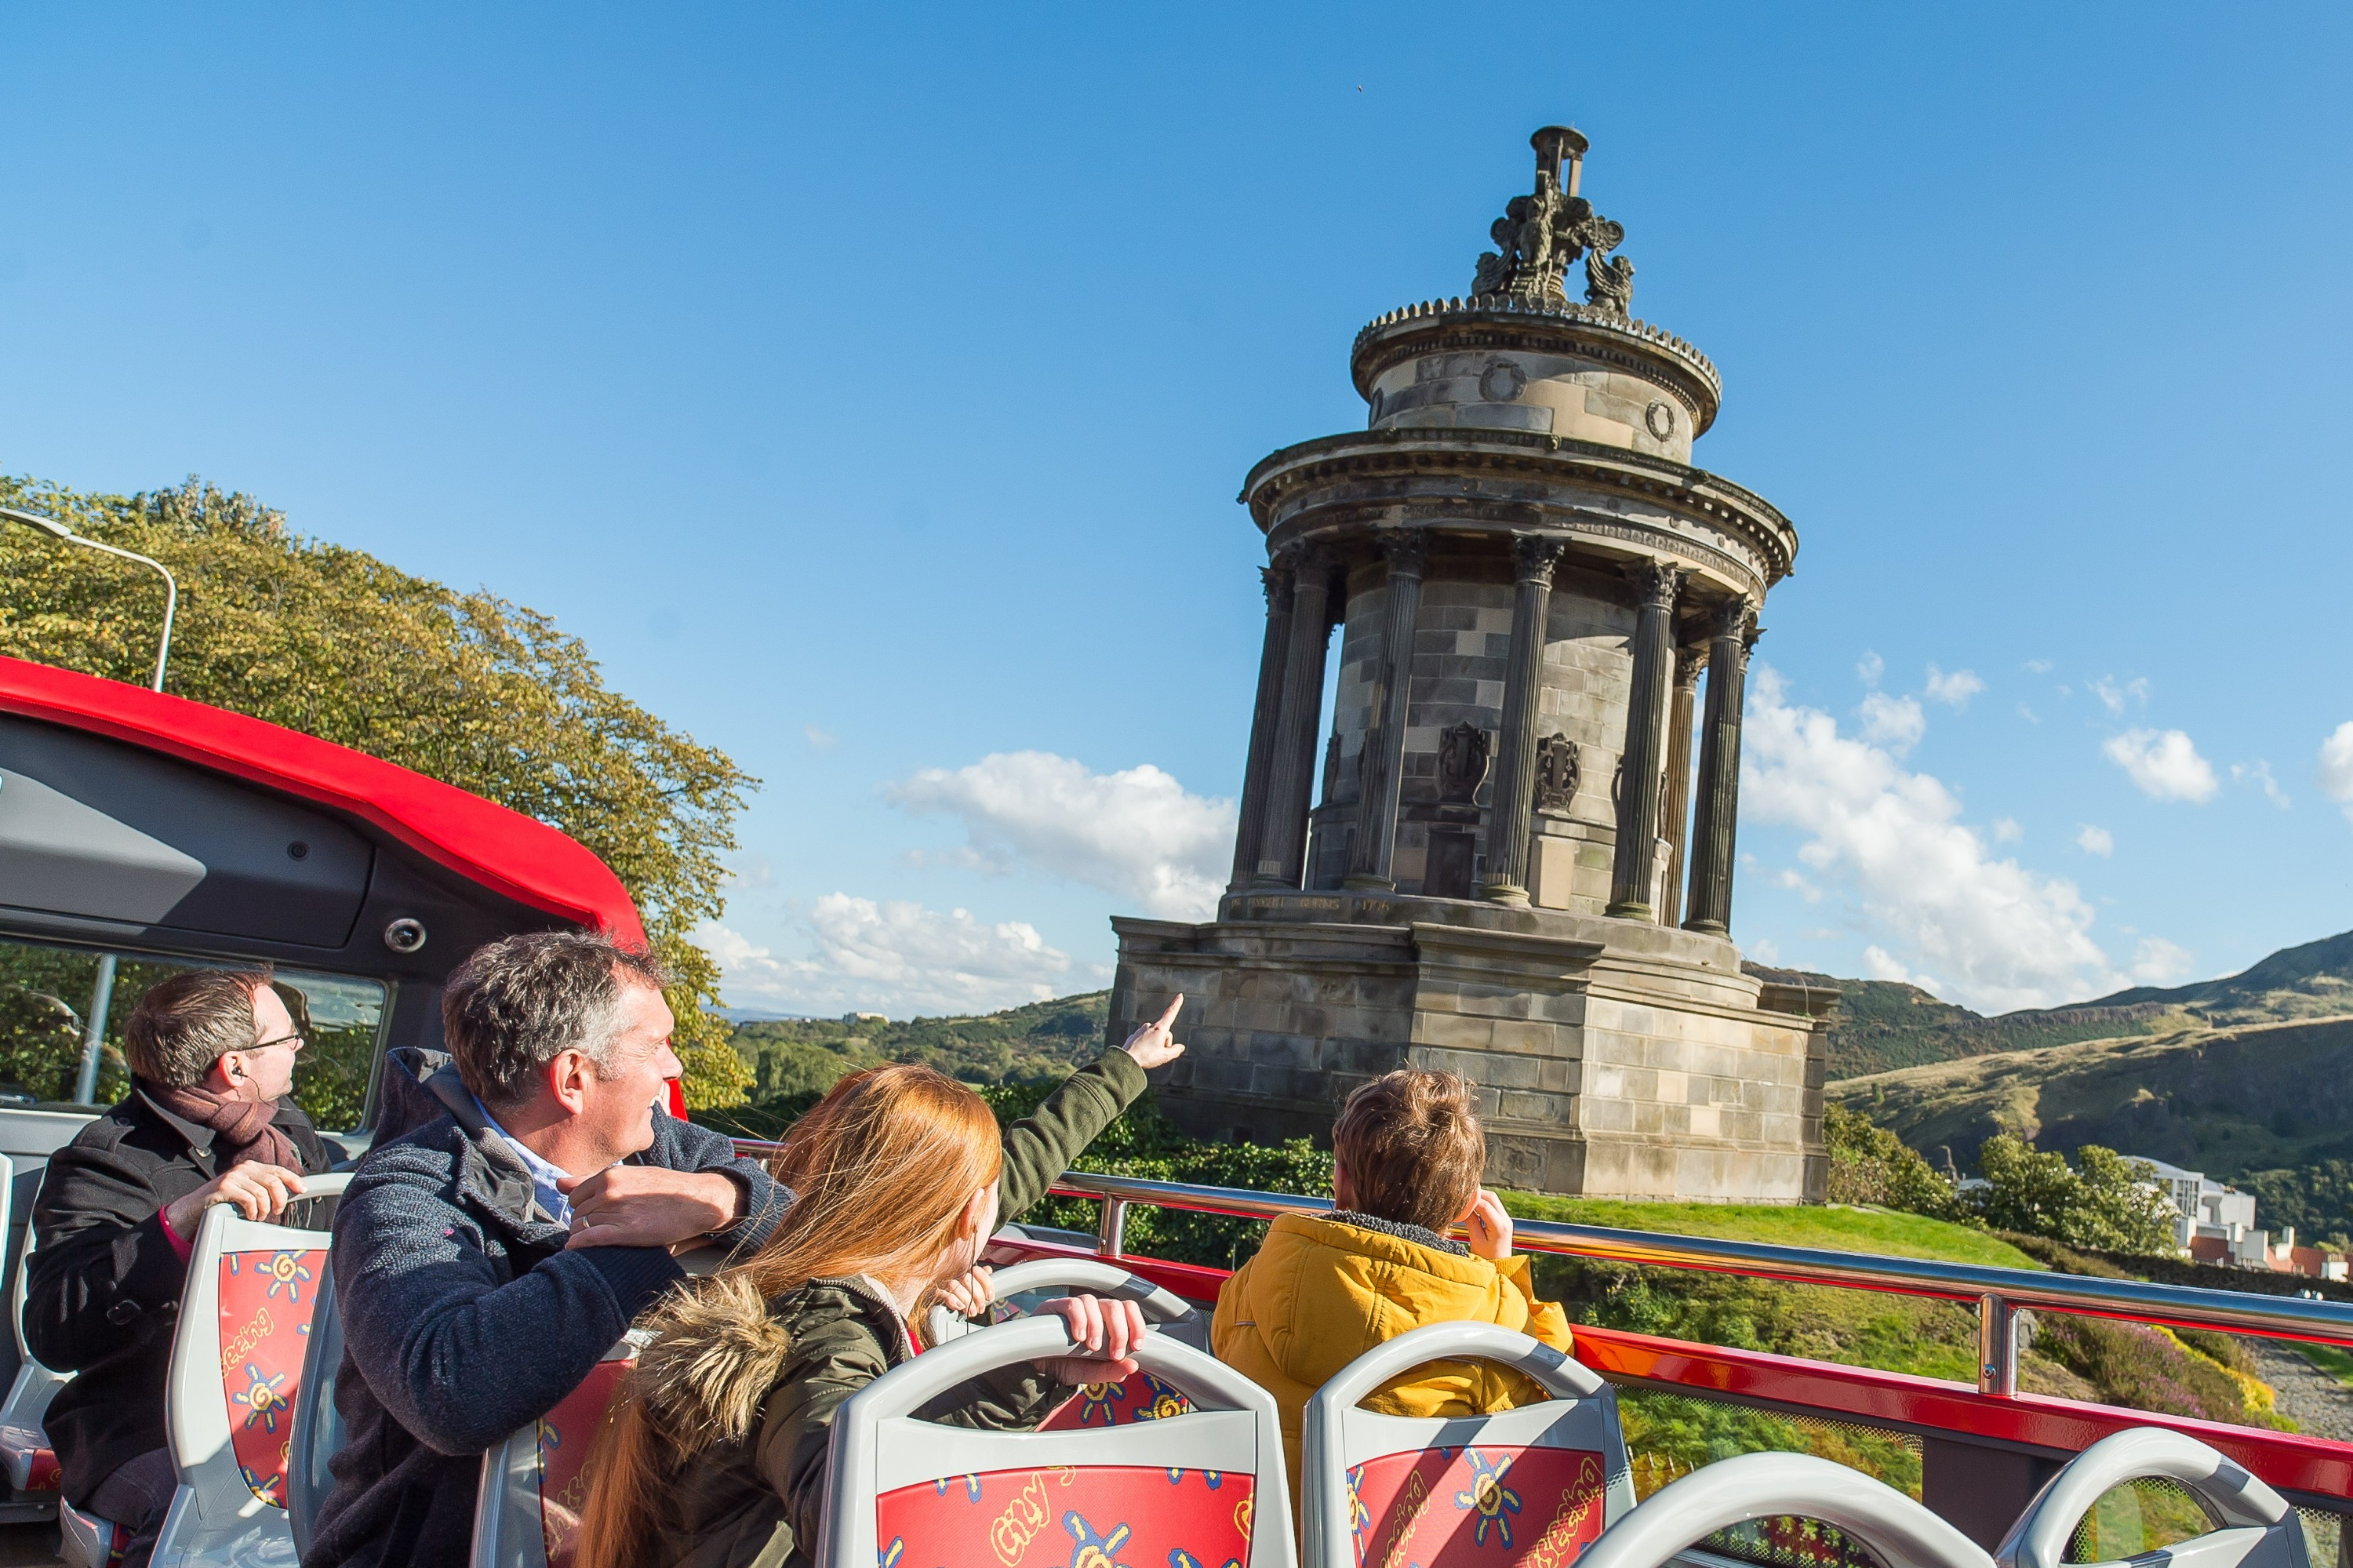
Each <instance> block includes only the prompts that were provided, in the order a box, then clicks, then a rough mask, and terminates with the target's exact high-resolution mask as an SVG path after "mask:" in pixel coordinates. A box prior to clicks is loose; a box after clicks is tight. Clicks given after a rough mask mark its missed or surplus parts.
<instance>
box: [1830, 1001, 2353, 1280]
mask: <svg viewBox="0 0 2353 1568" xmlns="http://www.w3.org/2000/svg"><path fill="white" fill-rule="evenodd" d="M1830 1093H1831V1097H1832V1098H1833V1099H1835V1100H1836V1101H1838V1102H1839V1103H1841V1104H1842V1105H1844V1106H1845V1107H1847V1108H1848V1109H1850V1110H1854V1111H1860V1112H1862V1113H1863V1114H1865V1115H1867V1116H1869V1117H1870V1118H1872V1120H1873V1121H1875V1122H1877V1123H1878V1124H1880V1125H1881V1126H1883V1127H1885V1128H1890V1129H1891V1130H1893V1131H1894V1133H1895V1134H1896V1135H1897V1136H1898V1137H1900V1138H1902V1139H1904V1141H1905V1142H1906V1143H1908V1144H1910V1145H1911V1146H1912V1147H1913V1148H1915V1149H1917V1150H1920V1151H1921V1152H1922V1153H1924V1154H1926V1155H1927V1156H1928V1158H1929V1160H1930V1161H1931V1163H1941V1156H1940V1154H1939V1152H1938V1151H1939V1150H1940V1149H1949V1150H1951V1151H1952V1155H1953V1158H1954V1160H1956V1161H1957V1163H1959V1164H1960V1165H1962V1166H1963V1167H1967V1166H1968V1165H1969V1164H1970V1163H1971V1162H1972V1160H1974V1158H1975V1156H1976V1152H1977V1149H1978V1145H1979V1144H1981V1143H1983V1142H1984V1141H1985V1140H1986V1139H1988V1138H1989V1137H1991V1136H1992V1135H1993V1134H1994V1133H1996V1132H2004V1131H2007V1132H2014V1133H2016V1134H2018V1135H2019V1136H2021V1137H2022V1138H2026V1139H2031V1140H2033V1141H2034V1142H2035V1143H2036V1144H2038V1145H2039V1146H2040V1147H2042V1148H2044V1149H2058V1150H2072V1149H2075V1148H2078V1147H2080V1146H2082V1145H2084V1144H2086V1143H2098V1144H2105V1145H2106V1146H2107V1147H2109V1148H2111V1149H2116V1150H2121V1151H2123V1152H2125V1153H2126V1154H2137V1155H2144V1156H2147V1157H2148V1158H2150V1159H2153V1160H2166V1161H2168V1162H2169V1163H2172V1164H2176V1165H2183V1166H2187V1167H2189V1168H2190V1169H2192V1170H2199V1171H2205V1172H2206V1173H2207V1174H2209V1175H2211V1176H2214V1177H2218V1178H2221V1179H2225V1180H2232V1181H2241V1182H2242V1184H2243V1185H2246V1186H2249V1187H2251V1188H2253V1190H2254V1191H2255V1192H2256V1195H2257V1200H2258V1202H2259V1203H2260V1205H2261V1207H2260V1209H2259V1211H2258V1213H2259V1218H2260V1219H2261V1220H2262V1221H2263V1224H2266V1225H2275V1224H2295V1226H2296V1227H2297V1228H2298V1229H2299V1230H2300V1231H2304V1232H2306V1234H2322V1235H2325V1234H2347V1233H2348V1232H2353V1164H2348V1163H2347V1162H2348V1161H2353V1018H2332V1019H2316V1020H2311V1021H2307V1022H2287V1023H2262V1024H2251V1025H2242V1026H2239V1027H2235V1028H2227V1029H2205V1028H2189V1029H2180V1030H2176V1031H2173V1032H2170V1033H2164V1034H2158V1035H2151V1036H2147V1037H2141V1038H2130V1039H2120V1040H2094V1041H2083V1042H2078V1043H2075V1044H2065V1045H2055V1046H2048V1047H2045V1048H2043V1049H2041V1050H2035V1051H2010V1052H2002V1053H1998V1054H1990V1055H1983V1056H1972V1057H1968V1058H1965V1059H1962V1060H1958V1061H1952V1062H1941V1063H1932V1064H1929V1065H1924V1066H1916V1067H1906V1068H1901V1069H1898V1070H1896V1071H1894V1072H1887V1073H1877V1074H1873V1075H1867V1076H1863V1077H1856V1078H1849V1079H1847V1080H1845V1081H1843V1082H1841V1083H1836V1084H1833V1085H1831V1086H1830Z"/></svg>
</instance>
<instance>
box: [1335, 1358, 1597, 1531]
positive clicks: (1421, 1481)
mask: <svg viewBox="0 0 2353 1568" xmlns="http://www.w3.org/2000/svg"><path fill="white" fill-rule="evenodd" d="M1426 1361H1493V1362H1496V1363H1499V1364H1501V1365H1504V1366H1507V1367H1510V1368H1512V1369H1514V1371H1517V1372H1523V1373H1525V1375H1527V1376H1528V1377H1530V1378H1532V1379H1534V1380H1535V1382H1536V1383H1539V1384H1541V1385H1542V1386H1543V1387H1544V1388H1545V1390H1546V1392H1547V1393H1550V1394H1551V1395H1552V1397H1551V1398H1550V1399H1547V1400H1546V1401H1544V1402H1543V1403H1542V1404H1530V1405H1523V1406H1521V1407H1520V1408H1518V1409H1514V1410H1504V1411H1498V1412H1496V1413H1495V1414H1492V1415H1470V1416H1433V1417H1427V1418H1409V1417H1406V1416H1398V1415H1380V1414H1375V1413H1373V1412H1372V1411H1369V1410H1363V1409H1359V1408H1358V1407H1357V1402H1358V1401H1359V1400H1362V1399H1363V1398H1364V1397H1365V1396H1366V1395H1367V1394H1369V1393H1373V1392H1374V1391H1375V1390H1376V1389H1377V1388H1379V1387H1380V1386H1381V1385H1382V1384H1383V1383H1388V1382H1389V1381H1390V1380H1391V1379H1393V1378H1396V1377H1398V1376H1399V1375H1400V1374H1402V1373H1404V1372H1408V1371H1409V1370H1411V1369H1412V1368H1414V1367H1418V1366H1420V1365H1421V1364H1423V1363H1424V1362H1426ZM1300 1459H1301V1465H1300V1510H1301V1512H1302V1513H1303V1515H1304V1516H1305V1521H1304V1528H1305V1551H1304V1552H1303V1558H1304V1561H1305V1562H1306V1563H1308V1564H1309V1568H1356V1564H1358V1563H1376V1562H1378V1563H1387V1562H1399V1563H1403V1562H1408V1561H1410V1562H1414V1563H1422V1564H1425V1565H1428V1568H1435V1565H1438V1564H1447V1563H1472V1562H1484V1561H1487V1560H1488V1558H1489V1556H1490V1555H1492V1553H1491V1552H1490V1548H1491V1547H1493V1546H1500V1547H1502V1548H1503V1549H1504V1551H1505V1552H1510V1553H1516V1555H1514V1556H1512V1557H1511V1558H1510V1560H1511V1561H1514V1562H1518V1561H1526V1562H1530V1563H1536V1562H1545V1563H1554V1562H1557V1563H1567V1562H1570V1561H1572V1560H1574V1559H1575V1558H1576V1557H1577V1553H1578V1552H1582V1551H1584V1550H1585V1549H1586V1548H1587V1546H1588V1545H1589V1544H1590V1543H1591V1542H1594V1541H1595V1540H1597V1539H1599V1536H1600V1535H1601V1532H1602V1531H1603V1530H1605V1529H1606V1528H1608V1527H1609V1525H1611V1524H1614V1523H1616V1522H1617V1521H1618V1520H1619V1519H1620V1518H1621V1517H1623V1516H1625V1515H1626V1514H1628V1513H1629V1512H1630V1511H1631V1510H1632V1509H1633V1507H1634V1480H1633V1474H1632V1472H1631V1470H1630V1468H1629V1467H1628V1466H1627V1462H1626V1442H1625V1438H1624V1437H1623V1436H1621V1434H1620V1431H1619V1426H1618V1398H1617V1395H1616V1393H1614V1392H1613V1391H1612V1390H1611V1389H1610V1387H1609V1384H1608V1383H1604V1382H1602V1381H1601V1379H1600V1378H1599V1377H1598V1376H1597V1375H1595V1374H1594V1373H1593V1372H1591V1371H1589V1370H1588V1369H1587V1368H1586V1367H1584V1366H1582V1365H1580V1364H1578V1363H1577V1361H1572V1360H1570V1359H1569V1358H1568V1357H1567V1356H1566V1355H1563V1354H1562V1353H1561V1352H1560V1351H1556V1350H1554V1349H1553V1348H1552V1347H1551V1346H1549V1345H1546V1344H1543V1343H1540V1342H1539V1341H1537V1340H1533V1339H1530V1338H1529V1337H1528V1336H1527V1335H1525V1334H1522V1333H1517V1332H1515V1331H1514V1330H1509V1329H1503V1328H1498V1327H1496V1326H1495V1325H1493V1324H1492V1323H1433V1324H1431V1325H1430V1326H1429V1327H1428V1328H1424V1329H1416V1330H1413V1331H1412V1332H1411V1333H1407V1334H1400V1335H1398V1337H1397V1338H1396V1339H1394V1340H1388V1341H1387V1342H1386V1343H1384V1344H1379V1345H1376V1346H1374V1347H1373V1348H1372V1349H1371V1350H1369V1351H1366V1352H1365V1353H1364V1354H1363V1355H1361V1356H1358V1357H1357V1358H1356V1360H1355V1361H1350V1362H1349V1363H1348V1364H1347V1365H1346V1366H1345V1367H1343V1368H1342V1369H1341V1370H1340V1371H1339V1372H1336V1373H1335V1374H1334V1375H1333V1377H1332V1378H1331V1379H1330V1381H1328V1382H1327V1383H1324V1386H1323V1387H1322V1388H1320V1389H1318V1390H1317V1391H1316V1393H1315V1396H1314V1398H1313V1399H1311V1400H1309V1401H1308V1404H1307V1411H1306V1418H1305V1422H1304V1425H1303V1431H1302V1443H1301V1454H1300ZM1450 1504H1451V1506H1448V1505H1450Z"/></svg>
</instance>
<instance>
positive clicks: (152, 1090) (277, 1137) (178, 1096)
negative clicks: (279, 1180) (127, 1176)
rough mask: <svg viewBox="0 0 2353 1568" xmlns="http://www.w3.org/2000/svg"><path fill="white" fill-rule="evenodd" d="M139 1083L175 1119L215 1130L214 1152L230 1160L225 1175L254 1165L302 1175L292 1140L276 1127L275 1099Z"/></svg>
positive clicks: (221, 1165)
mask: <svg viewBox="0 0 2353 1568" xmlns="http://www.w3.org/2000/svg"><path fill="white" fill-rule="evenodd" d="M138 1083H139V1087H140V1089H141V1091H142V1092H143V1093H144V1094H145V1095H146V1096H147V1097H148V1098H149V1099H151V1100H153V1101H154V1102H155V1103H156V1104H157V1105H159V1106H162V1107H164V1109H165V1110H167V1111H170V1112H171V1113H172V1114H173V1115H174V1116H175V1117H178V1118H180V1119H181V1120H183V1121H192V1122H195V1124H196V1125H197V1126H198V1127H206V1128H211V1129H212V1132H213V1147H214V1148H215V1149H216V1150H225V1151H226V1152H227V1156H228V1158H227V1159H226V1160H221V1161H220V1162H219V1168H220V1169H221V1170H223V1171H226V1170H227V1169H228V1168H229V1167H230V1166H232V1165H243V1164H245V1163H246V1162H247V1161H248V1160H255V1161H259V1163H261V1164H264V1165H275V1166H278V1167H280V1168H281V1169H283V1170H287V1171H293V1172H295V1173H296V1174H297V1175H300V1174H301V1171H302V1156H301V1151H299V1150H296V1149H295V1147H294V1140H293V1139H290V1138H289V1137H287V1136H286V1134H285V1132H284V1131H283V1130H282V1129H281V1128H278V1127H276V1126H275V1125H273V1124H272V1121H271V1118H274V1117H275V1116H277V1114H278V1102H277V1101H276V1100H239V1099H231V1098H229V1097H227V1096H226V1095H217V1094H215V1093H214V1092H213V1091H212V1090H210V1089H208V1088H206V1087H205V1086H203V1085H201V1084H192V1085H187V1086H174V1087H172V1088H165V1087H164V1086H162V1085H160V1084H152V1083H149V1082H148V1081H147V1080H146V1079H144V1078H141V1079H140V1080H138Z"/></svg>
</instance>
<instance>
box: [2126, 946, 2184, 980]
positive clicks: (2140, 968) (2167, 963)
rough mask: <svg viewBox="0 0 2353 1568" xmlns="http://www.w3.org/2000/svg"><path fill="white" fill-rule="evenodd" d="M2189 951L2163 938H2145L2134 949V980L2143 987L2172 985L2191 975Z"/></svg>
mask: <svg viewBox="0 0 2353 1568" xmlns="http://www.w3.org/2000/svg"><path fill="white" fill-rule="evenodd" d="M2189 963H2190V958H2189V948H2179V947H2176V946H2175V945H2174V944H2172V943H2171V942H2168V941H2167V940H2166V939H2165V938H2162V937H2144V938H2141V940H2140V945H2139V946H2138V947H2137V948H2134V949H2133V961H2132V978H2133V979H2134V980H2137V981H2139V982H2140V983H2141V984H2142V985H2172V984H2174V983H2175V982H2177V981H2179V980H2183V979H2185V978H2187V976H2188V975H2189Z"/></svg>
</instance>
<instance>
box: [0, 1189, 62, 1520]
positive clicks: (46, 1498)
mask: <svg viewBox="0 0 2353 1568" xmlns="http://www.w3.org/2000/svg"><path fill="white" fill-rule="evenodd" d="M7 1170H8V1161H7V1157H6V1156H5V1155H0V1182H5V1183H7V1185H8V1186H9V1187H13V1185H14V1182H13V1181H12V1180H11V1179H10V1177H9V1176H8V1175H7V1174H5V1172H6V1171H7ZM6 1212H7V1204H6V1202H5V1199H0V1213H6ZM9 1217H12V1218H13V1215H9ZM5 1223H6V1221H5V1219H0V1224H5ZM32 1267H33V1220H32V1216H31V1215H30V1214H27V1215H26V1217H25V1243H24V1246H23V1248H22V1249H21V1250H20V1251H19V1252H18V1253H17V1255H16V1273H15V1274H14V1275H13V1276H12V1277H10V1279H9V1281H8V1321H9V1326H10V1327H11V1329H13V1330H15V1332H16V1358H17V1359H16V1378H15V1379H14V1381H12V1382H11V1383H9V1385H8V1393H7V1396H6V1398H5V1399H0V1474H5V1476H6V1478H7V1482H8V1493H9V1495H8V1497H7V1499H6V1500H5V1502H0V1519H6V1518H8V1517H10V1515H11V1514H12V1513H13V1512H14V1511H15V1510H19V1509H23V1510H31V1511H32V1512H34V1513H45V1512H46V1510H47V1508H48V1507H49V1505H50V1503H51V1502H52V1501H54V1499H55V1495H56V1492H57V1489H58V1456H57V1453H56V1451H55V1450H54V1449H52V1448H51V1447H50V1446H49V1437H48V1434H47V1432H46V1431H44V1430H43V1429H42V1426H41V1421H42V1418H43V1417H44V1416H46V1415H47V1414H48V1413H49V1401H50V1400H52V1399H54V1398H56V1397H57V1393H58V1390H59V1389H61V1388H63V1387H64V1386H65V1385H66V1384H67V1383H70V1382H72V1381H73V1373H71V1372H54V1371H51V1370H50V1369H49V1368H47V1367H45V1366H43V1365H42V1364H41V1363H40V1362H39V1361H36V1360H35V1359H34V1357H33V1350H32V1347H31V1346H30V1345H29V1344H27V1343H26V1340H25V1297H26V1289H27V1288H28V1287H27V1284H26V1277H27V1276H28V1275H29V1274H30V1273H31V1272H32Z"/></svg>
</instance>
